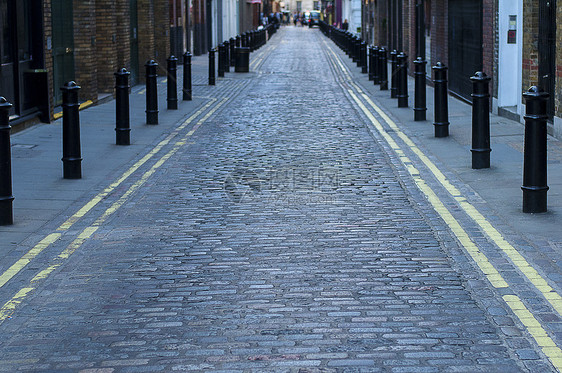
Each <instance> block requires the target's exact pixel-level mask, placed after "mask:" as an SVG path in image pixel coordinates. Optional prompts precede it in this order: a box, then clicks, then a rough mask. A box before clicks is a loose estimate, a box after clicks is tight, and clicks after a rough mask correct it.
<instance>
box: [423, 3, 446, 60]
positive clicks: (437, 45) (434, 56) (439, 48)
mask: <svg viewBox="0 0 562 373" xmlns="http://www.w3.org/2000/svg"><path fill="white" fill-rule="evenodd" d="M448 8H449V1H448V0H432V1H431V17H432V24H431V61H432V63H433V64H435V63H437V62H442V63H444V64H445V65H448V60H449V53H448V50H449V37H448V27H449V22H448V17H447V15H448ZM426 53H430V51H426Z"/></svg>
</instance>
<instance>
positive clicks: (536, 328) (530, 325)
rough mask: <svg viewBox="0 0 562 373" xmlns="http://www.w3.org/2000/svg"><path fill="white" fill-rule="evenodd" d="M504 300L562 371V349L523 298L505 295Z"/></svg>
mask: <svg viewBox="0 0 562 373" xmlns="http://www.w3.org/2000/svg"><path fill="white" fill-rule="evenodd" d="M503 300H504V301H505V303H507V305H508V306H509V308H511V310H512V311H513V313H514V314H515V315H516V316H517V318H518V319H519V320H520V321H521V323H522V324H523V325H525V328H527V330H528V331H529V333H530V334H531V336H532V337H533V339H534V340H535V341H536V342H537V344H538V345H539V347H540V349H541V350H542V352H543V353H544V354H545V355H546V356H547V357H548V359H549V360H550V361H551V362H552V365H554V367H555V368H556V369H557V370H558V371H562V350H561V349H560V348H559V347H558V346H556V343H554V341H553V340H552V338H550V337H549V336H548V334H547V333H546V331H545V330H544V328H543V327H542V326H541V324H540V323H539V322H538V321H537V319H536V318H535V317H534V316H533V314H532V313H531V312H530V311H529V310H528V309H527V307H525V304H523V302H521V299H519V297H518V296H517V295H504V296H503Z"/></svg>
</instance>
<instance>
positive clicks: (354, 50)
mask: <svg viewBox="0 0 562 373" xmlns="http://www.w3.org/2000/svg"><path fill="white" fill-rule="evenodd" d="M358 56H359V53H358V50H357V37H356V36H353V35H352V36H351V54H350V57H351V60H352V61H353V62H357V60H358V58H357V57H358Z"/></svg>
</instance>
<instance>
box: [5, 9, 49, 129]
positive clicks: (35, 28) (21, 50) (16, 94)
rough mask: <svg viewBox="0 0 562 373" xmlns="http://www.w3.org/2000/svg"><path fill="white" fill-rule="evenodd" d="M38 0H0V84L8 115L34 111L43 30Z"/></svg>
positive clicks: (40, 66)
mask: <svg viewBox="0 0 562 373" xmlns="http://www.w3.org/2000/svg"><path fill="white" fill-rule="evenodd" d="M40 9H41V3H40V1H38V0H21V1H10V0H0V32H1V33H0V87H1V89H2V91H1V92H0V95H1V96H4V97H5V98H6V99H7V100H8V102H10V103H11V104H12V105H13V106H12V108H11V109H10V116H11V117H12V118H14V117H18V116H23V115H27V114H30V113H32V112H34V111H36V110H37V106H38V103H37V97H38V94H45V92H41V91H40V90H41V88H42V87H43V85H41V86H40V85H39V80H38V79H37V78H38V75H39V74H42V75H44V73H43V72H39V70H37V69H40V68H42V67H43V47H42V39H43V29H42V26H41V25H42V20H41V11H40Z"/></svg>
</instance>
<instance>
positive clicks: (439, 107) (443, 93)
mask: <svg viewBox="0 0 562 373" xmlns="http://www.w3.org/2000/svg"><path fill="white" fill-rule="evenodd" d="M431 69H432V70H433V87H434V88H433V91H434V94H435V98H434V100H433V101H434V105H435V107H434V109H433V110H434V112H435V121H434V122H433V125H434V126H435V137H447V136H449V102H448V96H447V67H446V66H445V65H444V64H442V63H441V62H437V64H436V65H435V66H433V67H432V68H431Z"/></svg>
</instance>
